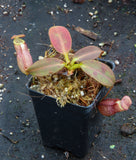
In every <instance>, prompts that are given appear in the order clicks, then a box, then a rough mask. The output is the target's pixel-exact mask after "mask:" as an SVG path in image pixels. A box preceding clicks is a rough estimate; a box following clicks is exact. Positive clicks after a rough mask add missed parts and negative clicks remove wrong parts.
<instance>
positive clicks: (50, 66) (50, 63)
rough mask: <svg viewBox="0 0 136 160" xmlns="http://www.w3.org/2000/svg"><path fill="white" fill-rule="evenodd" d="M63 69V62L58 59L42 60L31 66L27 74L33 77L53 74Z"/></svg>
mask: <svg viewBox="0 0 136 160" xmlns="http://www.w3.org/2000/svg"><path fill="white" fill-rule="evenodd" d="M63 67H64V61H62V60H60V59H58V58H44V59H42V60H39V61H37V62H35V63H34V64H32V65H31V66H30V67H29V68H28V69H27V72H28V73H29V74H31V75H33V76H46V75H49V74H53V73H55V72H57V71H59V70H60V69H62V68H63Z"/></svg>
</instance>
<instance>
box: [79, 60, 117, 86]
mask: <svg viewBox="0 0 136 160" xmlns="http://www.w3.org/2000/svg"><path fill="white" fill-rule="evenodd" d="M81 68H82V70H83V71H84V72H86V73H87V74H88V75H89V76H91V77H93V78H94V79H95V80H97V81H98V82H99V83H101V84H102V85H103V86H106V87H111V86H113V85H114V83H115V76H114V73H113V71H112V70H111V69H110V67H109V66H107V65H106V64H104V63H102V62H99V61H96V60H88V61H83V62H82V65H81Z"/></svg>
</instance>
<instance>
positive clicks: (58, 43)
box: [49, 26, 72, 54]
mask: <svg viewBox="0 0 136 160" xmlns="http://www.w3.org/2000/svg"><path fill="white" fill-rule="evenodd" d="M49 38H50V41H51V44H52V45H53V47H54V48H55V50H56V51H57V52H59V53H61V54H66V53H68V52H69V51H70V49H71V47H72V39H71V35H70V33H69V31H68V30H67V29H66V28H65V27H63V26H53V27H51V28H50V29H49Z"/></svg>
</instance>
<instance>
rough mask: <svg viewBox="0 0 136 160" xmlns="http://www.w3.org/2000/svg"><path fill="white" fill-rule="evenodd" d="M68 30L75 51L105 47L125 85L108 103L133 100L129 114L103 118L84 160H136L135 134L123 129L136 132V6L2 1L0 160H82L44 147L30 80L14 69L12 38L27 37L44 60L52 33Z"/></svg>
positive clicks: (63, 0)
mask: <svg viewBox="0 0 136 160" xmlns="http://www.w3.org/2000/svg"><path fill="white" fill-rule="evenodd" d="M53 25H62V26H66V27H67V28H68V29H69V31H70V33H71V35H72V40H73V45H72V48H73V49H75V50H77V49H79V48H81V47H83V46H87V45H90V44H94V45H96V46H99V45H101V43H102V44H103V43H104V44H105V45H104V46H102V49H104V50H105V51H106V55H105V56H104V57H103V58H104V59H109V60H112V61H115V63H116V69H115V75H116V79H117V80H118V79H121V83H118V84H117V85H116V86H115V87H114V89H113V90H112V91H111V93H110V94H109V97H113V98H122V97H123V96H124V95H129V96H130V97H131V98H132V101H133V104H132V106H131V108H130V110H129V111H127V112H123V113H118V114H116V115H115V116H112V117H110V118H109V117H104V118H103V119H104V120H103V126H102V130H101V132H100V134H99V135H97V136H96V141H95V142H94V143H93V144H92V147H91V148H90V150H89V153H88V154H87V156H86V157H85V158H83V159H82V160H135V159H136V134H135V133H134V134H132V135H129V136H127V137H126V136H123V135H122V134H121V132H120V128H121V126H122V125H123V124H124V123H130V124H132V125H133V126H136V109H135V108H136V98H135V97H136V83H135V80H136V72H135V68H136V1H135V0H131V1H130V0H126V1H125V0H124V1H123V0H122V1H121V0H120V1H117V0H112V1H111V2H110V1H108V0H107V1H104V0H102V1H101V0H97V1H87V0H86V1H85V2H84V3H83V4H74V3H73V2H72V1H71V0H69V1H67V0H56V1H54V0H33V1H32V0H29V1H23V0H19V1H17V0H14V1H13V0H1V1H0V83H1V84H3V85H4V86H3V87H2V86H0V157H1V160H42V159H43V160H44V159H45V160H65V159H69V160H79V158H76V157H74V156H72V155H71V154H69V158H67V157H68V156H67V152H65V151H62V150H59V149H53V148H48V147H43V145H42V141H41V137H40V132H39V129H38V123H37V120H36V116H35V113H34V109H33V105H32V102H31V98H30V97H29V95H28V92H27V90H26V88H25V84H26V82H27V80H28V78H29V76H25V75H23V74H22V73H21V72H20V71H19V69H18V67H17V64H16V57H15V55H14V52H15V51H14V48H13V44H12V41H11V39H10V38H11V36H12V35H14V34H25V35H26V37H25V41H26V42H27V44H28V47H29V48H30V51H31V54H32V57H33V60H34V61H36V60H37V58H38V56H39V55H44V52H45V50H46V49H47V48H48V47H47V45H46V44H49V38H48V29H49V28H50V27H51V26H53ZM75 26H76V27H77V26H80V27H82V28H84V29H87V30H90V31H92V32H95V33H97V34H98V38H97V39H96V40H95V41H94V40H92V39H90V38H88V37H86V36H84V35H82V34H80V33H78V32H77V31H75V30H74V29H73V28H74V27H75Z"/></svg>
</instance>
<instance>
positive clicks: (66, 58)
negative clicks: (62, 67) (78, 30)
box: [64, 53, 70, 64]
mask: <svg viewBox="0 0 136 160" xmlns="http://www.w3.org/2000/svg"><path fill="white" fill-rule="evenodd" d="M64 57H65V61H66V64H69V63H70V60H69V57H68V53H66V54H64Z"/></svg>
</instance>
